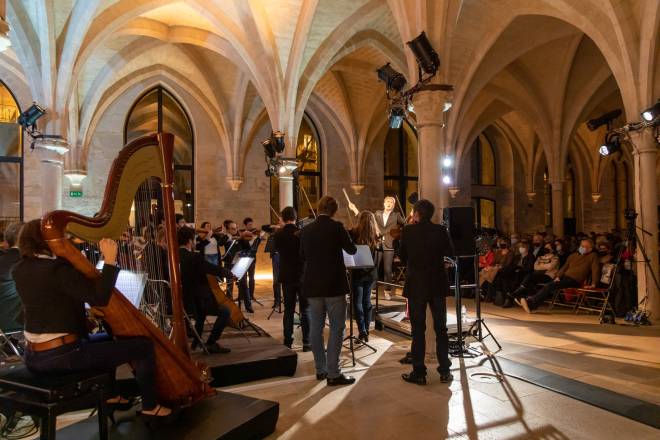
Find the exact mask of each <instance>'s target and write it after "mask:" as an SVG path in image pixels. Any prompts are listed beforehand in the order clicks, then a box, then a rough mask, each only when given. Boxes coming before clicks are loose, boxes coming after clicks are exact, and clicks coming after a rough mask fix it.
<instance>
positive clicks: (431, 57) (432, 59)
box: [406, 31, 440, 75]
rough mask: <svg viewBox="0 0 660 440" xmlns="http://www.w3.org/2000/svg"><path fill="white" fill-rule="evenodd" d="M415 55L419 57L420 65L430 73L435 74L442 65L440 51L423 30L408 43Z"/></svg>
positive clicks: (418, 62)
mask: <svg viewBox="0 0 660 440" xmlns="http://www.w3.org/2000/svg"><path fill="white" fill-rule="evenodd" d="M406 44H407V45H408V47H409V48H410V50H411V51H412V53H413V55H415V58H416V59H417V64H418V65H419V67H420V68H421V69H422V70H423V71H424V72H425V73H427V74H429V75H435V73H436V72H437V71H438V68H439V67H440V57H439V56H438V53H437V52H436V51H435V50H434V49H433V46H431V42H430V41H429V39H428V38H427V37H426V32H424V31H422V33H421V34H419V35H418V36H417V38H415V39H414V40H412V41H408V42H407V43H406Z"/></svg>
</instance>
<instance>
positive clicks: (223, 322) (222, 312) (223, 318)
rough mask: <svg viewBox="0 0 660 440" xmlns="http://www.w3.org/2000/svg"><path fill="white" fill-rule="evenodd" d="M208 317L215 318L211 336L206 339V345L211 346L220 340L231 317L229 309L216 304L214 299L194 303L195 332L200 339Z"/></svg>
mask: <svg viewBox="0 0 660 440" xmlns="http://www.w3.org/2000/svg"><path fill="white" fill-rule="evenodd" d="M208 315H211V316H215V317H216V319H215V322H214V323H213V328H211V334H209V338H208V339H207V341H206V343H207V344H213V343H215V342H217V341H218V339H220V336H221V335H222V331H223V330H224V329H225V327H227V322H229V318H230V316H231V312H230V311H229V309H228V308H227V307H225V306H223V305H220V304H218V302H217V301H216V300H215V298H206V299H200V300H196V301H195V331H196V332H197V334H198V335H199V336H200V337H201V336H202V333H203V332H204V322H205V321H206V317H207V316H208Z"/></svg>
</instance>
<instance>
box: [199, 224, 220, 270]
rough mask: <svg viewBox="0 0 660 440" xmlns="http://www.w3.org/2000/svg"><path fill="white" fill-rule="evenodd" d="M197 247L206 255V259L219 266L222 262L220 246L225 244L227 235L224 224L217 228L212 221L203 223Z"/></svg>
mask: <svg viewBox="0 0 660 440" xmlns="http://www.w3.org/2000/svg"><path fill="white" fill-rule="evenodd" d="M197 233H198V234H199V235H198V237H197V245H196V249H197V251H198V252H200V253H202V254H203V255H204V259H205V260H206V261H208V262H209V263H211V264H213V265H215V266H217V265H218V264H219V263H220V257H219V255H220V254H219V248H220V246H222V245H223V244H224V241H225V240H226V239H227V236H225V235H223V234H222V226H221V227H219V228H216V229H213V228H212V227H211V223H209V222H204V223H202V229H201V230H198V231H197Z"/></svg>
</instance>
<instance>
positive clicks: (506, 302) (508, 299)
mask: <svg viewBox="0 0 660 440" xmlns="http://www.w3.org/2000/svg"><path fill="white" fill-rule="evenodd" d="M511 307H513V297H512V296H511V294H510V293H507V294H506V298H505V299H504V304H502V308H503V309H510V308H511Z"/></svg>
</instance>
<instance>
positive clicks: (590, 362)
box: [225, 276, 660, 440]
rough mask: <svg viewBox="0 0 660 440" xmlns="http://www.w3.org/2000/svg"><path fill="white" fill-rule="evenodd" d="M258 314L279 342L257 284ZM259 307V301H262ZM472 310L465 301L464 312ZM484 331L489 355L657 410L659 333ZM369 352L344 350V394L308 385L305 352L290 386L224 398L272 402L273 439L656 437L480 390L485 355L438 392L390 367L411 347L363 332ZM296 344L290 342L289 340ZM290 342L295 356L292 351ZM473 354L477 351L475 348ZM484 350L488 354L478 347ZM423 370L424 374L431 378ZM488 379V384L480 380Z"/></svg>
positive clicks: (536, 322)
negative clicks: (352, 380)
mask: <svg viewBox="0 0 660 440" xmlns="http://www.w3.org/2000/svg"><path fill="white" fill-rule="evenodd" d="M257 290H258V295H259V296H260V297H263V298H264V300H263V301H262V302H263V303H264V307H259V306H257V307H256V313H255V314H254V315H253V316H252V318H251V319H252V320H254V321H255V322H256V323H257V324H258V325H260V326H262V327H263V328H264V329H266V330H267V331H268V332H269V333H270V334H271V335H272V336H273V337H275V338H276V339H277V338H281V332H282V331H281V318H280V317H279V315H277V314H275V315H274V316H273V318H272V319H271V320H266V319H265V318H266V316H267V313H268V312H269V311H270V309H269V306H268V305H269V304H270V303H272V300H269V298H268V297H269V295H270V286H269V280H268V279H267V277H266V276H263V279H262V280H260V281H259V282H258V288H257ZM267 301H268V302H267ZM467 305H468V310H469V312H471V311H472V309H471V308H470V306H472V304H471V303H470V302H468V303H467ZM484 316H485V318H486V322H487V324H488V325H489V327H490V328H491V330H492V331H493V333H494V334H495V336H496V337H497V338H498V340H499V342H500V343H501V344H502V345H503V349H502V350H501V351H500V352H498V353H496V354H495V356H496V358H497V357H505V358H509V359H512V360H515V361H517V362H521V363H528V364H530V365H533V366H535V367H537V368H542V369H546V370H548V371H552V372H555V373H557V374H561V375H564V376H567V377H570V378H573V379H576V380H580V381H584V382H586V383H590V384H594V385H597V386H600V387H603V388H607V389H611V390H614V391H617V392H619V393H624V394H630V395H632V396H634V397H637V398H639V399H644V400H647V401H649V402H653V403H656V404H658V403H660V353H659V350H658V349H659V348H660V344H659V341H660V339H659V336H660V328H659V327H658V326H653V327H632V326H628V325H599V324H598V323H597V318H596V317H594V316H587V315H579V316H575V315H573V314H569V313H567V312H562V311H555V312H553V313H550V312H544V311H541V312H539V313H536V314H534V315H528V314H526V313H525V312H523V311H522V310H521V309H508V310H504V309H501V308H499V307H494V306H492V305H490V304H487V305H485V307H484ZM370 340H371V343H372V345H374V346H375V347H376V348H378V352H377V353H375V354H371V353H367V350H364V349H363V350H360V351H359V352H358V361H357V365H356V366H355V367H352V366H350V363H349V358H348V352H347V351H344V353H343V360H344V363H345V368H344V371H345V372H347V373H350V374H353V375H355V376H356V377H357V378H358V381H357V383H356V384H355V385H353V386H348V387H342V388H329V387H326V386H324V385H325V384H324V383H323V382H317V381H316V379H315V377H314V366H313V357H312V354H311V353H302V351H300V352H299V366H298V371H297V373H296V376H295V377H294V378H275V379H270V380H265V381H260V382H255V383H250V384H243V385H240V386H236V387H230V388H226V389H225V390H226V391H233V392H239V393H242V394H246V395H250V396H253V397H259V398H264V399H271V400H276V401H278V402H280V419H279V422H278V427H277V432H276V433H274V434H273V435H272V436H271V437H270V438H273V439H305V440H309V439H325V438H328V439H330V438H343V439H364V438H365V437H370V438H378V439H381V438H382V439H389V438H397V439H401V438H412V437H413V436H414V437H415V438H418V439H439V438H451V439H610V438H611V439H619V438H634V439H647V438H648V439H651V438H653V439H655V438H660V431H658V430H656V429H654V428H651V427H648V426H646V425H643V424H639V423H637V422H634V421H631V420H629V419H626V418H623V417H620V416H617V415H614V414H612V413H609V412H607V411H604V410H601V409H599V408H596V407H593V406H590V405H588V404H585V403H582V402H579V401H576V400H573V399H571V398H569V397H565V396H562V395H559V394H556V393H554V392H551V391H548V390H546V389H543V388H540V387H537V386H535V385H531V384H529V383H526V382H522V381H519V380H516V379H511V378H506V377H505V378H504V381H503V382H484V381H483V380H481V381H480V380H478V378H475V377H472V375H473V374H474V373H480V372H486V373H492V372H493V370H492V368H491V367H490V363H489V362H488V361H487V359H486V357H485V356H481V357H479V358H476V359H465V360H458V359H454V360H453V366H452V369H453V373H454V376H455V380H454V382H453V383H452V384H451V385H446V384H441V383H440V382H439V380H438V376H436V375H434V374H433V375H429V379H430V383H429V385H427V386H426V387H420V386H416V385H410V384H407V383H405V382H403V381H402V380H401V378H400V374H401V373H402V372H405V371H406V367H404V366H402V365H401V364H399V362H398V359H399V358H400V357H402V356H403V354H404V353H405V352H406V351H407V350H408V348H409V344H410V342H409V341H408V340H407V339H405V338H403V337H401V336H399V335H396V334H393V333H390V332H378V331H372V333H371V338H370ZM298 341H299V339H298ZM295 344H296V343H295V342H294V348H295ZM474 346H475V347H477V348H480V345H474ZM487 346H488V347H489V348H490V349H491V350H495V349H496V346H495V344H493V343H492V341H488V342H487ZM429 371H432V370H431V369H430V370H429ZM486 379H488V377H486Z"/></svg>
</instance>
